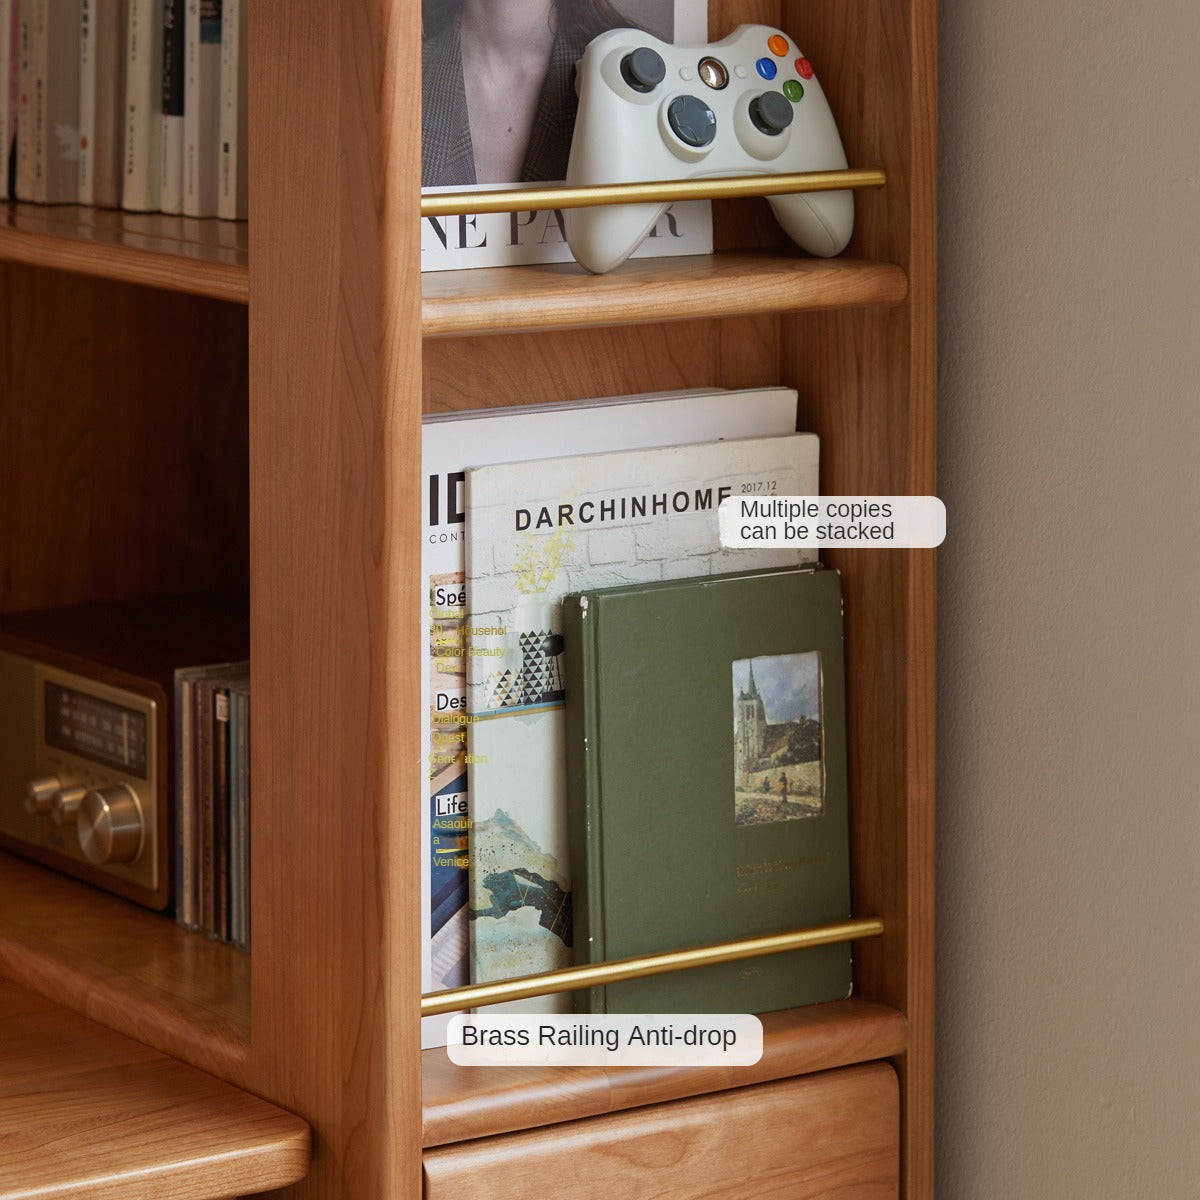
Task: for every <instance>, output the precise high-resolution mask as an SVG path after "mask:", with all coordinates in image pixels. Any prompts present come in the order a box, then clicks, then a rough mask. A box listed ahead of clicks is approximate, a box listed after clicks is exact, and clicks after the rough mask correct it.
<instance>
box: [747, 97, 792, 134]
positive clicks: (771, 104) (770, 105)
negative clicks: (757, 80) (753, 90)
mask: <svg viewBox="0 0 1200 1200" xmlns="http://www.w3.org/2000/svg"><path fill="white" fill-rule="evenodd" d="M792 115H793V114H792V106H791V104H790V103H788V100H787V98H786V97H785V96H784V95H783V93H782V92H763V94H762V95H761V96H757V97H756V98H755V99H753V100H751V101H750V120H751V121H753V122H754V127H755V129H757V130H759V131H760V132H762V133H766V134H769V135H770V136H772V137H774V136H775V135H776V134H780V133H782V132H783V131H784V130H785V129H786V128H787V127H788V126H789V125H790V124H791V123H792Z"/></svg>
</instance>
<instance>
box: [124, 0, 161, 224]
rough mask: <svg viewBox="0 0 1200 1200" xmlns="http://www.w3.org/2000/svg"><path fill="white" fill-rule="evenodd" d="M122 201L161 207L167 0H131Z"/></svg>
mask: <svg viewBox="0 0 1200 1200" xmlns="http://www.w3.org/2000/svg"><path fill="white" fill-rule="evenodd" d="M128 4H129V8H128V12H127V14H126V27H125V130H124V143H123V146H122V153H123V155H124V158H125V168H124V171H123V173H122V184H121V207H122V208H126V209H128V210H129V211H130V212H156V211H157V210H158V207H159V204H160V203H161V200H162V158H161V154H162V131H161V121H162V21H163V17H162V12H163V0H128Z"/></svg>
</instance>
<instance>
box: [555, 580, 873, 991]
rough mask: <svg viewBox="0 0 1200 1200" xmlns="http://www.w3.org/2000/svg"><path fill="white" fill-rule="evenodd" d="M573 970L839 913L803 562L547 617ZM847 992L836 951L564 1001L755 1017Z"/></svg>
mask: <svg viewBox="0 0 1200 1200" xmlns="http://www.w3.org/2000/svg"><path fill="white" fill-rule="evenodd" d="M563 635H564V643H565V646H564V652H565V655H566V679H567V697H566V705H567V748H568V750H567V771H568V784H569V804H568V822H569V834H570V845H571V872H572V878H573V879H574V881H575V914H574V918H575V947H574V948H575V961H576V962H577V963H588V962H602V961H606V960H611V959H619V958H626V957H629V956H633V955H643V954H654V953H658V952H662V951H668V950H677V949H683V948H685V947H689V946H700V945H708V944H712V943H717V942H725V941H732V940H735V939H740V938H747V937H754V936H757V935H759V934H765V933H776V932H779V931H782V930H788V929H799V928H804V927H806V926H810V925H818V924H822V923H825V922H831V921H840V920H845V919H846V918H847V917H848V916H849V915H850V871H849V836H848V829H847V816H846V803H847V801H846V796H847V786H846V726H845V682H844V666H843V655H842V598H841V583H840V579H839V577H838V574H837V572H836V571H831V570H823V569H821V568H819V567H817V568H812V567H809V568H802V569H798V570H796V569H793V570H783V571H759V572H751V573H745V574H738V575H722V576H713V577H709V578H702V579H690V580H676V581H670V582H664V583H654V584H635V585H632V586H626V587H615V588H602V589H595V590H590V591H586V592H580V593H576V594H574V595H570V596H568V597H567V598H566V600H565V602H564V605H563ZM849 992H850V949H849V946H847V945H837V946H824V947H820V948H814V949H808V950H801V951H793V952H789V953H786V954H775V955H769V956H766V957H762V958H757V959H750V960H745V961H742V962H735V963H723V964H719V965H717V966H711V967H700V968H695V969H692V970H687V971H682V972H675V973H672V974H667V975H656V976H651V977H649V978H644V979H635V980H628V981H626V982H623V983H617V984H609V985H608V986H606V987H603V988H593V989H591V991H590V992H580V993H577V998H576V1006H577V1007H578V1008H579V1009H580V1010H582V1011H591V1012H609V1013H621V1012H647V1013H657V1012H747V1013H754V1012H770V1011H773V1010H775V1009H780V1008H791V1007H794V1006H796V1005H801V1004H814V1003H818V1002H820V1001H824V1000H833V999H840V998H842V997H844V996H847V995H848V994H849Z"/></svg>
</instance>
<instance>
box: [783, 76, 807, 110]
mask: <svg viewBox="0 0 1200 1200" xmlns="http://www.w3.org/2000/svg"><path fill="white" fill-rule="evenodd" d="M783 94H784V95H785V96H786V97H787V98H788V99H789V100H790V101H791V102H792V103H793V104H797V103H799V102H800V101H801V100H803V99H804V85H803V84H802V83H801V82H800V80H798V79H785V80H784V81H783Z"/></svg>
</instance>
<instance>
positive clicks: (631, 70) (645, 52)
mask: <svg viewBox="0 0 1200 1200" xmlns="http://www.w3.org/2000/svg"><path fill="white" fill-rule="evenodd" d="M621 77H622V78H623V79H624V80H625V82H626V83H627V84H629V86H630V87H631V88H633V90H634V91H635V92H652V91H654V89H655V88H656V87H658V85H659V84H660V83H662V81H663V80H664V79H666V77H667V64H666V63H665V62H663V60H662V55H661V54H659V52H658V51H657V50H651V49H650V47H649V46H639V47H638V48H637V49H636V50H631V51H630V52H629V53H628V54H627V55H625V57H624V58H623V59H621Z"/></svg>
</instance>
